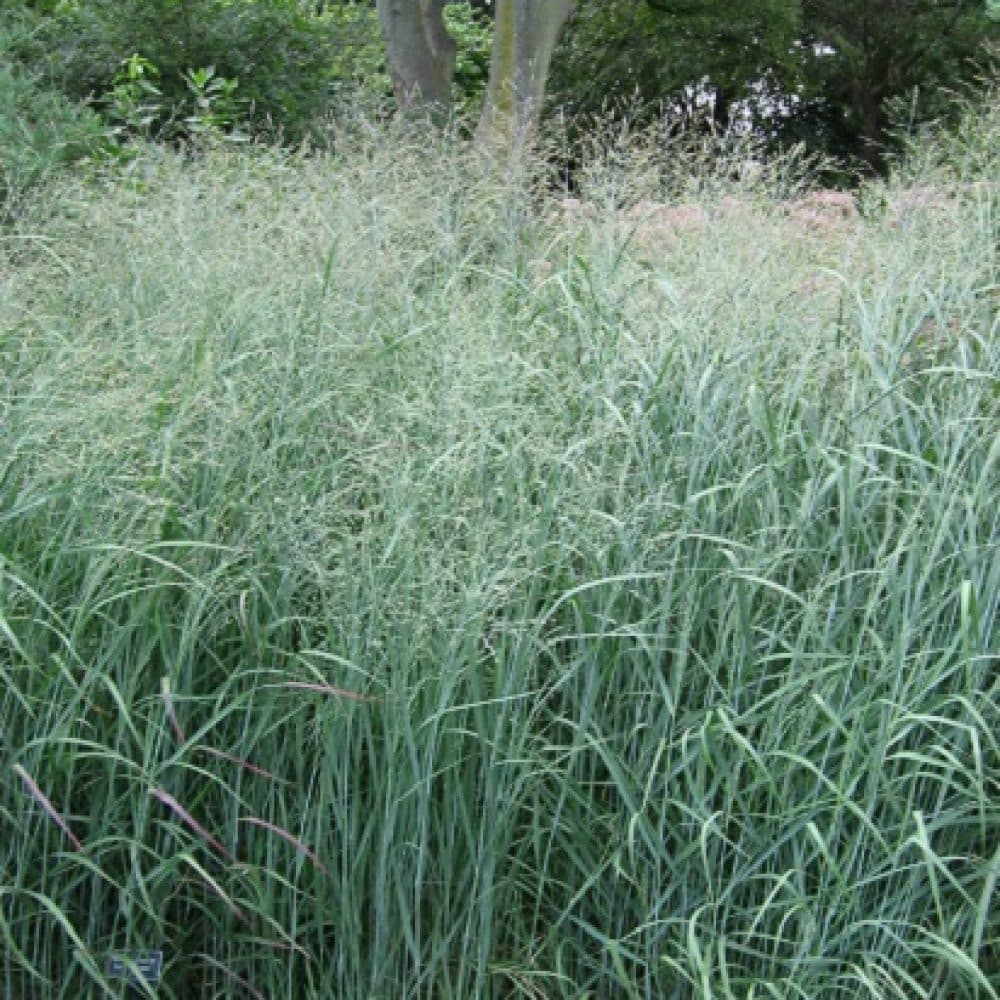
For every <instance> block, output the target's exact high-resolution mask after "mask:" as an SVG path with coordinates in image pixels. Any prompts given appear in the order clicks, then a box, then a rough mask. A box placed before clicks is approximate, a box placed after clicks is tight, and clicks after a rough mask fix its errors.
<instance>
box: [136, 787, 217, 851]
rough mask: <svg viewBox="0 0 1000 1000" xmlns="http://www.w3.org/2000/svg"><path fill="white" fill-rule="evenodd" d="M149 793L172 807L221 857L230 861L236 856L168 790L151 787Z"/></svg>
mask: <svg viewBox="0 0 1000 1000" xmlns="http://www.w3.org/2000/svg"><path fill="white" fill-rule="evenodd" d="M149 794H150V795H152V796H153V797H154V798H157V799H159V800H160V801H161V802H162V803H163V804H164V805H165V806H168V807H169V808H170V809H172V810H173V811H174V812H175V813H176V814H177V815H178V816H180V818H181V819H182V820H184V822H185V823H187V825H188V826H189V827H191V829H192V830H194V832H195V833H197V834H198V836H199V837H201V838H202V839H203V840H204V841H205V842H206V843H207V844H210V845H211V846H212V847H213V848H214V849H215V850H216V851H218V852H219V854H221V855H222V856H223V857H226V858H228V859H229V860H230V861H235V860H236V858H234V857H233V855H232V854H231V853H230V852H229V851H227V850H226V849H225V847H223V846H222V844H220V843H219V842H218V841H217V840H216V839H215V837H213V836H212V835H211V834H210V833H209V832H208V830H206V829H205V828H204V827H203V826H202V825H201V824H200V823H199V822H198V821H197V820H196V819H195V818H194V817H193V816H192V815H191V814H190V813H189V812H188V811H187V810H186V809H185V808H184V806H182V805H181V804H180V803H179V802H178V801H177V799H175V798H174V797H173V796H172V795H171V794H170V793H169V792H165V791H163V789H162V788H151V789H150V790H149Z"/></svg>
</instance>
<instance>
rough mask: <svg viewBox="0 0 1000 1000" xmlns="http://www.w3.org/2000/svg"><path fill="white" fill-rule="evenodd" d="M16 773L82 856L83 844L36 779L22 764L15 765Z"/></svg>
mask: <svg viewBox="0 0 1000 1000" xmlns="http://www.w3.org/2000/svg"><path fill="white" fill-rule="evenodd" d="M14 773H15V774H16V775H17V776H18V777H19V778H20V779H21V780H22V781H23V782H24V784H25V785H26V786H27V789H28V791H29V792H31V795H32V797H33V798H34V799H35V801H36V802H37V803H38V804H39V805H40V806H41V807H42V808H43V809H44V810H45V812H46V813H47V814H48V816H49V818H50V819H51V820H52V822H53V823H55V824H56V825H57V826H58V827H59V829H60V830H62V832H63V833H65V834H66V836H67V837H68V838H69V840H70V842H71V843H72V844H73V846H74V847H75V848H76V849H77V850H78V851H79V852H80V853H81V854H82V853H83V850H84V848H83V844H82V843H80V841H79V840H78V839H77V838H76V836H75V835H74V833H73V831H72V830H71V829H70V828H69V824H68V823H67V822H66V821H65V820H64V819H63V818H62V816H60V815H59V812H58V811H57V810H56V807H55V806H54V805H52V803H51V802H50V801H49V800H48V798H47V797H46V795H45V793H44V792H43V791H42V790H41V789H40V788H39V787H38V785H37V784H36V782H35V780H34V778H32V777H31V775H30V774H28V772H27V771H25V769H24V768H23V767H21V765H20V764H15V765H14Z"/></svg>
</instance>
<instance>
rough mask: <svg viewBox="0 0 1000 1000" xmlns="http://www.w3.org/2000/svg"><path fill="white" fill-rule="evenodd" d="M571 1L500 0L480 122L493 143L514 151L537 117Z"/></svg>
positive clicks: (482, 135) (482, 131) (481, 130)
mask: <svg viewBox="0 0 1000 1000" xmlns="http://www.w3.org/2000/svg"><path fill="white" fill-rule="evenodd" d="M572 10H573V0H497V2H496V14H495V18H494V25H493V31H494V35H493V55H492V61H491V63H490V80H489V86H488V88H487V93H486V102H485V104H484V106H483V115H482V119H481V120H480V123H479V133H480V138H481V139H482V140H484V141H485V142H487V143H488V144H490V145H495V146H500V147H507V148H515V147H517V146H518V145H519V144H520V143H521V142H522V141H523V139H524V137H525V136H526V135H527V134H528V132H530V130H531V127H532V126H533V125H534V124H535V122H536V121H537V119H538V113H539V111H540V110H541V106H542V101H543V100H544V97H545V81H546V79H547V77H548V74H549V64H550V63H551V61H552V51H553V49H554V48H555V46H556V42H557V41H558V39H559V33H560V32H561V31H562V28H563V25H564V24H565V23H566V20H567V18H568V17H569V15H570V13H571V12H572Z"/></svg>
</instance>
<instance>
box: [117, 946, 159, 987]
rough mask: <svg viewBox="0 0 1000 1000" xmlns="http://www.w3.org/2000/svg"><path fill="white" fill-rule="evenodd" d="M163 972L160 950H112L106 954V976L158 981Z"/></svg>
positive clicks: (135, 980) (134, 980)
mask: <svg viewBox="0 0 1000 1000" xmlns="http://www.w3.org/2000/svg"><path fill="white" fill-rule="evenodd" d="M162 974H163V952H162V951H114V952H112V953H111V954H110V955H109V956H108V977H109V978H111V979H128V980H130V981H132V982H137V981H138V980H140V979H141V980H142V981H144V982H147V983H158V982H159V981H160V976H161V975H162Z"/></svg>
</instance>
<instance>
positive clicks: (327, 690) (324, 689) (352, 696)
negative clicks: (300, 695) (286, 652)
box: [282, 681, 372, 701]
mask: <svg viewBox="0 0 1000 1000" xmlns="http://www.w3.org/2000/svg"><path fill="white" fill-rule="evenodd" d="M282 686H283V687H287V688H298V689H299V690H300V691H317V692H318V693H319V694H329V695H333V696H334V697H336V698H348V699H349V700H351V701H372V699H371V698H369V697H368V696H367V695H363V694H358V693H357V691H348V690H347V689H346V688H338V687H331V686H330V685H329V684H309V683H307V682H306V681H285V683H284V684H283V685H282Z"/></svg>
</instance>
